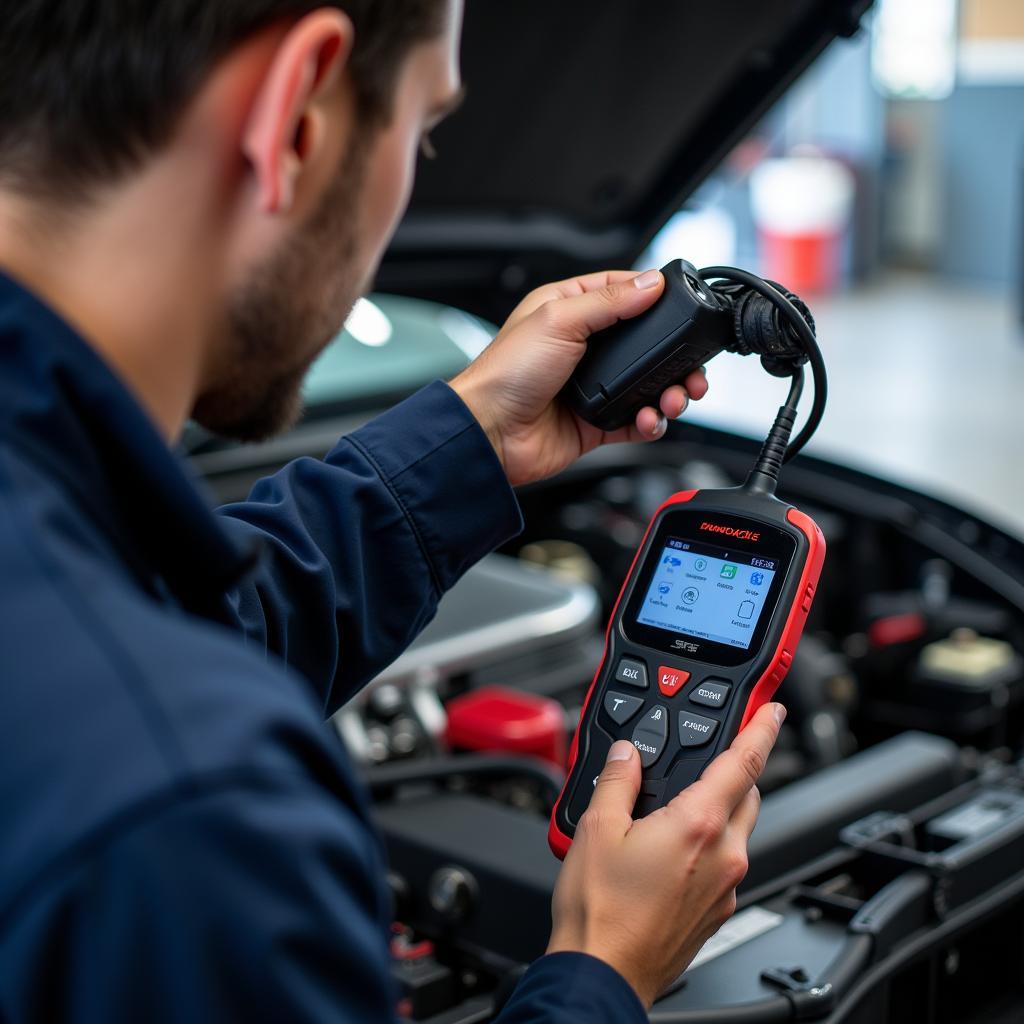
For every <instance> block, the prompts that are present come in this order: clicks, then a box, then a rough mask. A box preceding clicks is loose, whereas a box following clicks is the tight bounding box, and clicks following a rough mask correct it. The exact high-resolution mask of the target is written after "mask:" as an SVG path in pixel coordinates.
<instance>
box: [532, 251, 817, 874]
mask: <svg viewBox="0 0 1024 1024" xmlns="http://www.w3.org/2000/svg"><path fill="white" fill-rule="evenodd" d="M715 270H716V272H723V270H724V268H715ZM735 273H736V274H742V272H739V271H737V272H735ZM716 276H717V274H716ZM749 276H750V275H745V274H744V275H743V277H749ZM756 280H758V282H759V284H762V285H764V286H765V291H764V292H760V294H766V292H771V291H773V288H772V286H769V285H766V284H765V283H764V282H760V281H759V279H756ZM766 298H767V300H768V301H770V302H773V303H774V302H775V301H776V298H775V296H772V295H766ZM779 299H780V300H781V301H785V298H784V296H782V295H779ZM786 315H787V316H788V313H787V314H786ZM793 315H794V316H798V317H800V324H801V325H803V328H804V329H803V330H801V329H800V328H799V327H796V326H794V331H795V333H796V334H797V337H798V338H799V339H800V341H802V343H803V344H804V345H805V346H806V348H807V349H808V350H809V349H810V347H811V346H812V345H813V347H814V354H815V355H816V356H817V359H814V358H813V357H812V359H811V361H812V367H813V368H814V370H815V397H816V403H815V406H816V412H815V413H812V419H811V420H810V421H809V423H808V427H810V430H808V429H806V428H805V430H804V432H803V434H802V435H801V437H800V438H798V439H797V441H798V442H799V444H801V445H802V443H803V442H804V441H805V440H806V439H807V437H809V436H810V433H811V432H812V431H813V428H814V427H815V426H816V425H817V420H816V419H815V418H814V417H815V416H817V419H820V411H821V406H822V405H823V402H824V388H825V384H824V375H823V371H822V370H821V369H820V353H818V352H817V346H816V343H815V339H814V337H813V333H812V332H811V329H810V327H808V326H807V319H806V318H804V317H803V316H802V314H801V313H800V312H799V311H798V310H796V309H793ZM812 323H813V322H812ZM807 335H810V339H809V341H808V338H807ZM792 377H793V383H792V387H791V390H790V396H789V398H788V399H787V402H786V405H784V406H783V407H782V408H781V409H780V410H779V416H778V418H777V419H776V422H775V426H774V427H773V429H772V433H771V434H770V435H769V438H768V440H767V441H766V442H765V446H764V448H763V449H762V451H761V455H760V458H759V459H758V461H757V464H756V465H755V467H754V469H753V471H752V472H751V474H750V476H749V477H748V478H747V481H746V483H745V484H744V485H743V486H741V487H736V488H731V489H727V490H708V491H683V492H680V493H678V494H675V495H673V496H672V497H670V498H669V499H668V500H667V501H666V502H665V503H664V504H663V505H662V506H661V507H660V508H659V509H658V511H657V512H656V513H655V514H654V517H653V519H652V520H651V522H650V525H649V526H648V528H647V532H646V534H645V536H644V540H643V543H642V544H641V546H640V550H639V551H638V552H637V555H636V557H635V559H634V561H633V565H632V567H631V569H630V571H629V575H628V576H627V577H626V580H625V583H624V584H623V586H622V590H621V591H620V593H619V597H618V600H617V602H616V604H615V608H614V610H613V612H612V616H611V620H610V622H609V623H608V630H607V635H606V639H605V649H604V657H603V659H602V661H601V665H600V667H599V668H598V670H597V674H596V675H595V677H594V680H593V682H592V684H591V686H590V690H589V692H588V694H587V699H586V702H585V704H584V707H583V712H582V715H581V717H580V723H579V728H578V729H577V732H576V737H575V740H574V741H573V744H572V748H571V750H570V753H569V773H568V777H567V779H566V783H565V786H564V788H563V790H562V794H561V796H560V797H559V800H558V803H557V804H556V805H555V808H554V811H553V812H552V816H551V827H550V830H549V833H548V839H549V842H550V845H551V848H552V850H553V851H554V852H555V854H556V855H557V856H559V857H564V856H565V854H566V853H567V851H568V849H569V846H570V845H571V843H572V838H573V835H574V833H575V831H576V827H577V825H578V823H579V820H580V818H581V816H582V815H583V812H584V811H585V810H586V809H587V806H588V804H589V803H590V798H591V795H592V794H593V792H594V786H595V785H596V783H597V778H598V776H599V775H600V773H601V770H602V769H603V768H604V764H605V760H606V758H607V756H608V750H609V748H610V747H611V745H612V743H613V742H615V741H616V740H619V739H626V740H629V741H631V742H632V743H633V745H634V746H635V747H636V748H637V750H638V751H639V753H640V763H641V765H642V768H643V783H642V785H641V790H640V796H639V798H638V800H637V803H636V807H635V808H634V811H633V815H634V817H636V818H639V817H643V816H644V815H647V814H650V813H651V811H653V810H655V809H656V808H658V807H661V806H663V805H664V804H666V803H668V801H670V800H671V799H672V798H673V797H674V796H675V795H676V794H677V793H679V792H680V791H681V790H683V789H684V788H685V787H687V786H689V785H690V784H691V783H692V782H694V781H695V780H696V779H698V778H699V777H700V775H701V773H702V772H703V771H704V769H705V768H706V767H707V765H708V764H709V763H710V761H711V760H712V759H713V758H714V757H715V756H716V755H717V754H719V753H721V751H723V750H724V749H726V748H727V747H728V746H729V744H730V743H731V742H732V740H733V739H734V737H735V736H736V734H737V733H738V732H739V731H740V730H741V729H742V728H743V727H744V726H745V725H746V724H747V723H748V722H749V721H750V719H751V717H752V716H753V715H754V712H755V711H757V709H758V708H759V707H760V706H761V705H762V704H764V703H765V702H766V701H768V700H770V699H771V698H772V696H773V694H774V693H775V691H776V689H777V687H778V686H779V683H780V682H781V681H782V679H783V678H784V677H785V675H786V672H787V671H788V669H789V666H790V664H791V662H792V660H793V653H794V651H795V650H796V647H797V644H798V643H799V640H800V636H801V633H802V632H803V628H804V623H805V622H806V621H807V615H808V613H809V611H810V609H811V603H812V601H813V600H814V593H815V589H816V588H817V585H818V579H819V577H820V575H821V570H822V565H823V562H824V559H825V539H824V537H823V536H822V533H821V530H820V529H819V528H818V526H817V525H816V524H815V523H814V521H813V520H812V519H811V518H810V517H809V516H808V515H806V514H805V513H803V512H801V511H800V510H799V509H796V508H794V507H793V506H791V505H788V504H786V503H784V502H782V501H780V500H779V499H778V498H776V497H775V496H774V491H775V485H776V482H777V480H778V475H779V470H780V468H781V466H782V464H783V462H785V461H786V460H787V459H788V458H789V457H791V455H792V454H795V451H794V445H795V444H796V442H794V445H789V446H788V447H787V442H788V440H789V435H790V432H791V430H792V426H793V422H794V419H795V409H796V404H797V402H798V401H799V397H800V393H801V388H802V379H803V374H802V367H801V365H800V363H799V362H797V363H796V364H795V365H794V366H793V372H792Z"/></svg>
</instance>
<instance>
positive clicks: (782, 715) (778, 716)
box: [772, 704, 786, 727]
mask: <svg viewBox="0 0 1024 1024" xmlns="http://www.w3.org/2000/svg"><path fill="white" fill-rule="evenodd" d="M772 710H773V711H774V713H775V721H776V722H778V723H779V726H780V727H781V726H782V723H783V722H784V721H785V720H786V707H785V705H784V704H773V705H772Z"/></svg>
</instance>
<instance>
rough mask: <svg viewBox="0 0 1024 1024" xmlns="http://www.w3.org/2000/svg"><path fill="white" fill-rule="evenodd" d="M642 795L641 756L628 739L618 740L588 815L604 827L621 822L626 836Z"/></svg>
mask: <svg viewBox="0 0 1024 1024" xmlns="http://www.w3.org/2000/svg"><path fill="white" fill-rule="evenodd" d="M582 784H583V785H586V782H585V781H584V782H583V783H582ZM639 793H640V755H639V754H638V753H637V751H636V747H634V746H633V744H632V743H630V742H629V741H628V740H618V741H616V742H615V743H613V744H612V746H611V750H609V751H608V760H607V761H606V762H605V766H604V769H603V770H602V772H601V774H600V776H599V777H598V779H597V785H596V786H595V788H594V795H593V796H592V797H591V798H590V807H589V808H588V809H587V813H588V814H589V815H590V816H591V820H596V821H600V822H602V824H606V823H607V822H611V821H616V822H618V821H621V822H622V825H623V833H625V831H626V829H627V828H628V826H629V822H630V821H631V819H632V814H633V805H634V804H635V803H636V798H637V796H638V795H639Z"/></svg>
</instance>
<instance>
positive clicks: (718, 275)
mask: <svg viewBox="0 0 1024 1024" xmlns="http://www.w3.org/2000/svg"><path fill="white" fill-rule="evenodd" d="M700 278H701V280H703V281H705V282H707V283H708V284H709V287H711V289H712V290H713V291H714V292H715V293H716V294H717V295H718V296H719V297H720V298H721V299H722V300H724V301H726V302H728V303H729V304H730V305H731V306H732V307H733V310H734V330H735V334H736V341H735V343H734V344H733V345H730V346H729V349H730V351H733V352H738V353H740V354H741V355H747V354H753V353H757V354H758V355H760V356H761V363H762V365H763V366H764V368H765V369H766V370H767V371H768V372H769V373H771V374H773V375H774V376H777V377H790V378H791V379H792V383H791V385H790V390H789V396H788V397H787V399H786V402H785V404H784V405H783V406H782V407H781V408H780V409H779V414H778V416H777V417H776V419H775V423H774V424H773V425H772V429H771V431H770V432H769V434H768V438H767V440H766V441H765V443H764V446H763V447H762V449H761V454H760V456H759V457H758V460H757V463H756V464H755V467H754V470H753V471H752V472H751V474H750V477H749V478H748V480H747V487H748V489H751V490H755V491H763V492H767V493H773V492H774V490H775V485H776V483H777V482H778V478H779V470H780V469H781V468H782V466H783V465H784V464H785V463H787V462H789V460H790V459H792V458H793V456H795V455H796V454H797V452H799V451H800V450H801V449H802V448H803V447H804V445H805V444H807V442H808V441H809V440H810V439H811V436H812V435H813V434H814V432H815V430H817V428H818V424H819V423H820V422H821V418H822V416H823V415H824V412H825V402H826V400H827V398H828V375H827V373H826V371H825V360H824V358H823V357H822V354H821V349H820V348H819V347H818V341H817V338H816V337H815V335H814V318H813V317H812V316H811V311H810V310H809V309H808V308H807V306H806V305H805V304H804V303H803V302H802V301H801V300H800V299H799V298H798V297H797V296H796V295H793V294H792V293H791V292H788V291H786V289H784V288H782V287H781V286H780V285H777V284H775V283H774V282H770V281H765V280H763V279H762V278H760V277H757V276H756V275H755V274H750V273H748V272H747V271H745V270H739V269H738V268H736V267H705V268H704V269H703V270H701V271H700ZM718 281H721V282H725V283H724V284H712V283H711V282H718ZM805 363H808V364H810V367H811V377H812V378H813V381H814V399H813V402H812V404H811V409H810V412H809V413H808V416H807V422H806V423H805V424H804V426H803V428H802V429H801V431H800V433H799V434H797V436H796V437H795V438H794V439H793V440H792V441H790V435H791V433H792V430H793V424H794V423H795V421H796V407H797V404H798V403H799V401H800V396H801V394H802V393H803V376H804V375H803V366H804V364H805Z"/></svg>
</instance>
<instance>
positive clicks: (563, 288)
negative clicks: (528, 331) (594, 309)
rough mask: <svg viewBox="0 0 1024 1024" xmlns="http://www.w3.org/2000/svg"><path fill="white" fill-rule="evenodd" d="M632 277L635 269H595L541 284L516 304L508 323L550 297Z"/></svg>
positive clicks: (526, 314) (592, 289)
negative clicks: (591, 271) (562, 279)
mask: <svg viewBox="0 0 1024 1024" xmlns="http://www.w3.org/2000/svg"><path fill="white" fill-rule="evenodd" d="M634 277H636V271H635V270H595V271H594V272H593V273H592V274H581V275H580V276H579V277H569V278H566V279H565V280H564V281H554V282H552V283H551V284H545V285H542V286H541V287H540V288H535V289H534V290H533V291H532V292H530V294H529V295H527V296H526V298H524V299H523V301H522V302H520V303H519V305H518V306H516V308H515V310H514V311H513V313H512V315H511V316H510V317H509V318H508V323H509V324H513V323H517V322H518V321H519V320H522V319H523V317H525V316H529V315H530V314H531V313H532V312H533V311H534V310H535V309H539V308H540V307H541V306H543V305H544V303H545V302H550V301H551V300H552V299H568V298H569V297H570V296H572V295H582V294H583V293H584V292H592V291H594V290H595V289H596V288H604V287H605V286H606V285H610V284H619V283H620V282H622V281H632V280H633V278H634Z"/></svg>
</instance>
